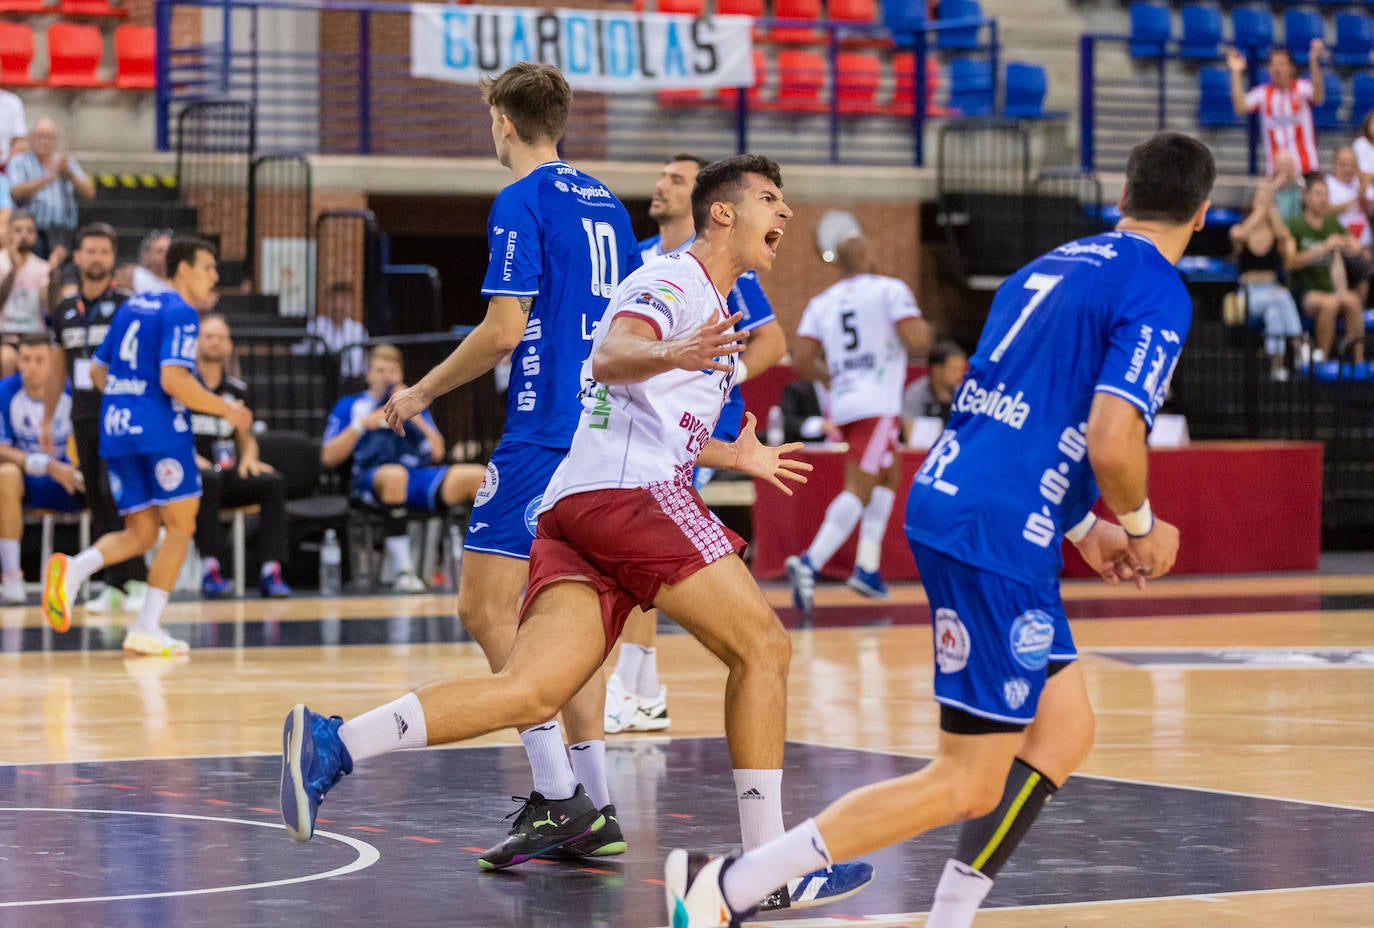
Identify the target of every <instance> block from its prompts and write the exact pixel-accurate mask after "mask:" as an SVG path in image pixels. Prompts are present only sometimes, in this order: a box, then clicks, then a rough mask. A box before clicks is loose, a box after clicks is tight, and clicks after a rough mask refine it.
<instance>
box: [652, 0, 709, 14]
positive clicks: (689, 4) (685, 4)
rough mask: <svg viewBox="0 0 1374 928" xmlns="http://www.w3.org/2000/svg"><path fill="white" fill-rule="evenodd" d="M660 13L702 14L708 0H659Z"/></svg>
mask: <svg viewBox="0 0 1374 928" xmlns="http://www.w3.org/2000/svg"><path fill="white" fill-rule="evenodd" d="M657 7H658V11H659V12H660V13H682V14H683V15H685V16H700V15H701V13H702V10H704V9H705V8H706V0H658V3H657Z"/></svg>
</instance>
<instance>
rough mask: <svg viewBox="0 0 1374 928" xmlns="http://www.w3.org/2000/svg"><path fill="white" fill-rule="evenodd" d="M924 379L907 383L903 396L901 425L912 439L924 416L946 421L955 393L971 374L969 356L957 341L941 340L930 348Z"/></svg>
mask: <svg viewBox="0 0 1374 928" xmlns="http://www.w3.org/2000/svg"><path fill="white" fill-rule="evenodd" d="M926 364H927V365H928V366H927V369H926V373H925V375H924V376H923V377H918V378H917V379H915V380H913V381H912V382H911V383H909V384H907V388H906V391H905V392H903V393H902V422H903V423H904V424H905V425H906V432H907V435H908V436H910V435H911V433H912V431H913V430H914V428H915V426H916V419H917V418H919V417H925V418H930V419H939V420H940V421H941V422H945V421H947V420H948V419H949V407H950V404H951V403H953V402H954V394H955V392H956V391H957V390H958V389H959V384H961V383H963V382H964V375H965V374H966V373H968V355H967V354H966V353H965V352H964V349H963V348H960V347H959V344H958V343H957V342H952V341H950V340H949V339H941V340H940V341H938V342H936V343H935V344H934V345H933V346H932V347H931V349H930V353H929V355H928V356H927V360H926Z"/></svg>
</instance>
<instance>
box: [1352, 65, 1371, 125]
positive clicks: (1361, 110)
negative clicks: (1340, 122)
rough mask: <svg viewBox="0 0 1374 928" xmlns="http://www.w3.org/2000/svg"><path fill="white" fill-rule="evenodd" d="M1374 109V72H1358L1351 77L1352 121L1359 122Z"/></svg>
mask: <svg viewBox="0 0 1374 928" xmlns="http://www.w3.org/2000/svg"><path fill="white" fill-rule="evenodd" d="M1370 110H1374V74H1356V75H1355V76H1354V77H1353V78H1351V79H1350V121H1351V122H1354V123H1359V122H1361V121H1362V120H1363V119H1364V116H1365V114H1366V113H1368V112H1369V111H1370Z"/></svg>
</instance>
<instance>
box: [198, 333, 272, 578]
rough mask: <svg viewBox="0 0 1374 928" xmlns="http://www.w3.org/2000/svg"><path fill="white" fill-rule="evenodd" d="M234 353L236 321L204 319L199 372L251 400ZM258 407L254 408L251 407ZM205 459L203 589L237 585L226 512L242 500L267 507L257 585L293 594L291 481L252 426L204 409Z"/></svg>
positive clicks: (229, 393) (212, 384)
mask: <svg viewBox="0 0 1374 928" xmlns="http://www.w3.org/2000/svg"><path fill="white" fill-rule="evenodd" d="M233 352H234V343H233V341H232V340H231V339H230V337H229V323H228V322H226V321H225V320H224V317H223V316H221V315H219V314H218V313H209V314H206V315H204V316H201V318H200V338H199V340H198V341H197V342H196V375H197V376H198V377H199V378H200V382H201V383H203V384H205V388H206V389H207V390H209V391H210V392H211V393H216V394H218V395H220V396H222V397H224V398H225V399H226V400H231V401H233V400H237V401H238V402H240V403H244V404H247V402H248V384H246V383H244V382H243V381H242V380H239V379H238V378H237V377H231V376H230V375H229V373H228V372H227V371H226V370H225V364H226V363H227V362H228V360H229V358H230V356H231V355H232V354H233ZM250 408H251V407H250ZM191 431H192V432H193V433H194V434H195V436H196V463H197V464H198V465H200V480H201V497H200V510H199V512H198V513H197V514H196V548H197V549H198V550H199V551H200V569H201V581H200V589H201V593H202V594H203V595H204V596H205V598H206V599H220V598H221V597H224V596H227V595H228V594H229V591H230V590H232V589H233V586H234V585H233V584H232V583H230V582H229V581H228V580H226V579H224V577H223V575H222V574H221V573H220V563H219V556H220V553H221V552H222V551H223V550H224V523H223V521H222V516H221V513H222V512H223V510H225V509H236V508H238V507H240V506H258V507H260V511H259V516H260V518H259V519H258V544H257V550H258V553H259V554H260V555H261V557H262V572H261V574H260V575H259V578H258V588H259V590H260V591H261V592H262V596H263V598H264V599H281V598H285V597H287V596H290V595H291V588H290V587H289V586H287V585H286V582H285V581H284V580H282V576H281V565H282V561H284V560H285V559H286V481H285V480H283V479H282V476H281V474H279V473H277V472H276V471H275V470H274V469H273V468H272V466H271V465H270V464H265V463H263V462H262V461H261V460H260V459H259V458H258V440H257V438H255V437H254V436H253V433H252V431H251V430H244V429H235V428H234V427H233V426H232V425H230V424H229V422H228V421H226V420H225V419H221V418H220V417H219V416H210V415H205V414H203V413H193V414H192V416H191Z"/></svg>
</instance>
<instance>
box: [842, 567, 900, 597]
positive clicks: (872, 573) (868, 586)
mask: <svg viewBox="0 0 1374 928" xmlns="http://www.w3.org/2000/svg"><path fill="white" fill-rule="evenodd" d="M846 586H848V587H849V588H850V589H851V590H855V591H857V592H859V593H862V594H863V595H865V596H867V597H868V598H869V599H887V598H889V596H890V594H889V593H888V591H887V584H886V583H884V582H883V578H882V577H880V576H878V572H877V571H876V570H864V569H863V568H862V567H855V568H854V573H853V574H851V575H850V577H849V581H848V582H847V583H846Z"/></svg>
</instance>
